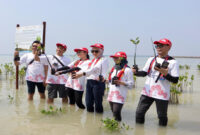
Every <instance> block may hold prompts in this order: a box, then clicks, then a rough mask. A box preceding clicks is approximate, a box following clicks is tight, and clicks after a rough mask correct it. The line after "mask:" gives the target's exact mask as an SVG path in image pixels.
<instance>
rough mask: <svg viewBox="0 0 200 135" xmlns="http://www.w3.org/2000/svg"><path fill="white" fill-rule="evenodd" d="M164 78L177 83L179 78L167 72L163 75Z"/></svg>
mask: <svg viewBox="0 0 200 135" xmlns="http://www.w3.org/2000/svg"><path fill="white" fill-rule="evenodd" d="M164 78H165V79H167V80H168V81H170V82H172V83H178V80H179V77H174V76H171V75H170V74H169V73H168V74H167V75H166V76H164Z"/></svg>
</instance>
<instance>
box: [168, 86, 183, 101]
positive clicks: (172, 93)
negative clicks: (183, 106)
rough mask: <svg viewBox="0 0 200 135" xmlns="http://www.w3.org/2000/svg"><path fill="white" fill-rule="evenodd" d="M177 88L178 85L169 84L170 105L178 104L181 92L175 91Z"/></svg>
mask: <svg viewBox="0 0 200 135" xmlns="http://www.w3.org/2000/svg"><path fill="white" fill-rule="evenodd" d="M177 87H178V84H174V83H171V87H170V100H169V102H170V103H172V104H178V103H179V95H180V94H181V92H180V91H179V90H178V89H177Z"/></svg>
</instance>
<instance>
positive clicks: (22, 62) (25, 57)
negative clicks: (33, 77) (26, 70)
mask: <svg viewBox="0 0 200 135" xmlns="http://www.w3.org/2000/svg"><path fill="white" fill-rule="evenodd" d="M27 56H28V55H27V54H24V55H23V56H22V57H21V58H20V60H19V61H14V63H15V65H16V66H19V65H21V64H24V63H26V60H27Z"/></svg>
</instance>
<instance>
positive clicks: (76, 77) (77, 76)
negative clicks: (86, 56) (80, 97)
mask: <svg viewBox="0 0 200 135" xmlns="http://www.w3.org/2000/svg"><path fill="white" fill-rule="evenodd" d="M82 76H83V73H73V74H72V79H78V78H80V77H82Z"/></svg>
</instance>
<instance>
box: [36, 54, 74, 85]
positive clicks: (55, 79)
mask: <svg viewBox="0 0 200 135" xmlns="http://www.w3.org/2000/svg"><path fill="white" fill-rule="evenodd" d="M55 56H56V57H57V58H58V59H59V60H60V61H61V62H62V63H63V64H64V65H65V66H68V65H69V64H70V59H69V58H67V57H66V56H58V55H55ZM47 57H48V59H49V62H50V64H51V65H52V67H53V68H55V69H57V68H61V67H62V65H61V64H60V63H59V62H58V60H56V58H54V57H53V55H48V56H47ZM39 58H40V61H41V62H42V63H44V64H45V65H48V75H47V80H46V83H48V84H65V83H66V82H67V79H68V75H67V74H63V75H59V76H55V75H52V74H51V67H50V65H49V63H48V61H47V58H46V57H45V56H40V57H39Z"/></svg>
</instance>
